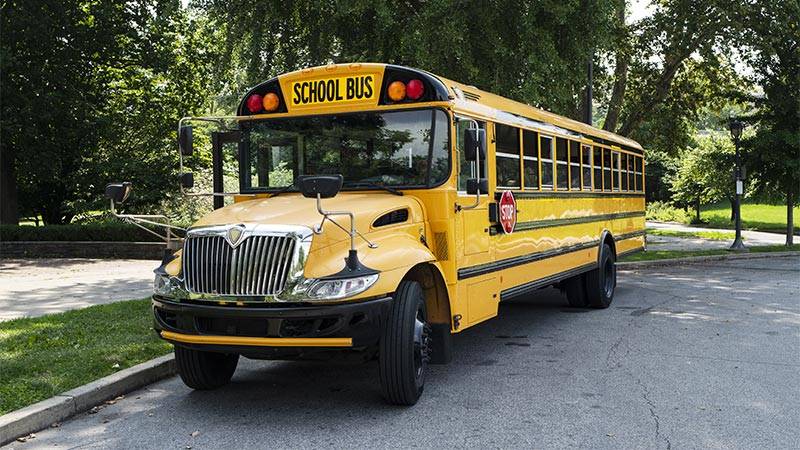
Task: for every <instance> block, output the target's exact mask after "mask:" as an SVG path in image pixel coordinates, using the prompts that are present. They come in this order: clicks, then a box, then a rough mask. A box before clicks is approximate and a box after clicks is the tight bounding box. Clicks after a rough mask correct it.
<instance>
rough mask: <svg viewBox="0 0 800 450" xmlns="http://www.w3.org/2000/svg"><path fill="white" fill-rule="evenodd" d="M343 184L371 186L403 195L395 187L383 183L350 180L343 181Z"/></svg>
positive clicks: (348, 185)
mask: <svg viewBox="0 0 800 450" xmlns="http://www.w3.org/2000/svg"><path fill="white" fill-rule="evenodd" d="M345 186H347V187H371V188H376V189H381V190H384V191H386V192H389V193H390V194H394V195H399V196H402V195H403V193H402V192H400V191H398V190H397V189H395V188H393V187H389V186H386V185H384V184H378V183H373V182H371V181H351V182H348V183H345Z"/></svg>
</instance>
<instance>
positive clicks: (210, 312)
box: [112, 63, 645, 405]
mask: <svg viewBox="0 0 800 450" xmlns="http://www.w3.org/2000/svg"><path fill="white" fill-rule="evenodd" d="M209 123H211V124H213V125H214V126H215V127H218V129H216V130H215V131H213V132H212V133H211V138H210V142H211V151H212V159H213V162H214V169H213V178H214V179H213V183H212V184H213V192H207V193H202V192H196V191H197V188H195V187H194V176H193V175H192V174H191V173H186V174H184V175H182V177H181V178H182V179H181V183H182V186H183V188H184V189H185V191H186V193H187V194H189V195H201V194H205V195H212V196H213V197H214V206H215V208H216V209H214V210H213V212H211V213H210V214H208V215H206V216H205V217H203V218H201V219H200V220H199V221H197V222H196V223H195V224H194V225H192V226H191V227H190V228H189V229H188V230H187V231H186V235H185V240H184V242H183V244H182V247H181V248H179V249H177V251H174V252H172V251H170V252H168V255H167V256H166V257H165V259H164V261H163V263H162V265H161V266H160V267H159V268H158V269H156V279H155V283H154V295H153V313H154V317H155V329H156V330H157V332H158V333H159V335H160V336H161V338H163V339H165V340H167V341H169V342H171V343H172V344H174V347H175V357H176V360H177V366H178V369H179V373H180V376H181V378H182V379H183V381H184V382H185V384H187V385H188V386H189V387H192V388H194V389H212V388H216V387H219V386H222V385H224V384H226V383H227V382H229V380H230V379H231V377H232V374H233V373H234V371H235V368H236V365H237V361H238V359H239V357H240V356H244V357H247V358H255V359H296V358H322V357H345V356H348V355H351V356H352V355H353V354H355V355H358V356H359V357H363V358H364V359H370V358H377V360H378V372H379V373H378V375H379V378H380V383H381V389H382V393H383V396H384V397H385V398H386V400H387V401H388V402H390V403H393V404H402V405H411V404H414V403H415V402H416V401H417V400H418V398H419V396H420V394H421V393H422V391H423V388H424V386H425V377H426V372H427V368H428V365H429V364H441V363H447V362H449V361H450V360H451V358H452V350H451V348H452V339H454V337H453V335H457V334H458V333H460V332H461V331H463V330H465V329H467V328H470V327H472V326H475V325H478V324H480V323H481V322H484V321H486V320H489V319H491V318H493V317H495V316H496V315H497V314H498V304H499V303H500V302H502V301H504V300H507V299H510V298H514V297H518V296H521V295H528V294H530V293H532V292H534V291H536V290H537V289H540V288H544V287H549V286H556V287H559V288H561V289H562V291H563V292H564V293H565V294H566V299H567V301H568V303H569V305H571V306H574V307H591V308H606V307H608V306H609V304H610V303H611V301H612V299H613V296H614V290H615V286H616V270H615V261H616V260H617V259H618V258H619V257H620V256H622V255H623V254H626V253H630V252H635V251H639V250H643V249H644V247H645V224H644V216H645V213H644V208H645V197H644V185H645V183H644V181H645V179H644V176H645V175H644V159H643V157H644V155H643V153H644V152H643V149H642V147H641V146H640V145H639V144H637V143H636V142H634V141H632V140H630V139H627V138H625V137H622V136H617V135H615V134H612V133H609V132H606V131H603V130H600V129H597V128H594V127H591V126H589V125H586V124H584V123H581V122H577V121H574V120H570V119H568V118H565V117H561V116H559V115H556V114H553V113H550V112H546V111H543V110H541V109H537V108H534V107H531V106H528V105H525V104H522V103H518V102H516V101H512V100H509V99H506V98H503V97H501V96H498V95H495V94H491V93H489V92H484V91H481V90H479V89H476V88H475V87H473V86H469V85H466V84H462V83H459V82H455V81H452V80H448V79H446V78H443V77H440V76H437V75H434V74H431V73H429V72H426V71H423V70H418V69H413V68H409V67H401V66H396V65H387V64H361V63H358V64H335V65H327V66H323V67H314V68H308V69H303V70H300V71H297V72H292V73H287V74H285V75H281V76H278V77H276V78H273V79H270V80H267V81H265V82H263V83H261V84H259V85H257V86H256V87H254V88H252V89H251V90H250V91H249V92H247V94H246V95H245V96H244V98H243V99H242V101H241V104H240V105H239V107H238V110H237V114H236V116H235V117H226V118H186V119H183V120H182V121H181V123H180V126H179V135H180V138H179V141H180V145H179V147H180V148H181V150H180V151H181V154H182V156H181V161H183V157H184V156H186V155H191V154H192V152H193V151H194V150H193V148H194V147H193V145H194V142H195V140H196V138H197V136H198V130H199V128H198V127H200V126H201V125H202V124H206V125H207V124H209ZM193 127H194V131H193ZM193 133H194V134H193ZM193 136H194V138H193ZM197 142H199V141H197ZM198 145H199V144H198ZM225 162H228V163H231V164H233V165H234V166H235V167H236V169H235V170H234V173H235V172H236V171H238V174H237V178H238V180H236V181H238V189H233V190H232V191H231V192H225V189H224V186H223V184H224V183H223V178H224V174H223V170H222V167H221V166H222V165H224V164H223V163H225ZM225 173H231V170H230V169H228V170H227V172H225ZM112 190H113V189H112ZM226 198H230V199H232V200H228V204H225V203H226V202H225V201H224V200H225V199H226Z"/></svg>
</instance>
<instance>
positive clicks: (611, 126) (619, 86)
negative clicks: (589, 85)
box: [603, 1, 630, 133]
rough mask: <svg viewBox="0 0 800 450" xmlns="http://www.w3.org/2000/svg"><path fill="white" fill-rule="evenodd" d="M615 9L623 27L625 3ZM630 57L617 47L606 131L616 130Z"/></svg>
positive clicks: (604, 124) (623, 97)
mask: <svg viewBox="0 0 800 450" xmlns="http://www.w3.org/2000/svg"><path fill="white" fill-rule="evenodd" d="M619 3H620V4H619V7H618V8H617V20H619V23H620V26H621V27H624V26H625V3H626V2H624V1H622V2H619ZM629 61H630V55H628V52H627V50H626V49H625V48H623V47H622V46H618V49H617V55H616V61H615V64H616V67H614V88H613V90H612V91H611V100H609V102H608V112H607V113H606V120H605V122H603V129H604V130H606V131H610V132H612V133H613V132H614V131H616V129H617V123H618V122H619V113H620V111H621V110H622V102H623V100H624V99H625V88H626V87H627V84H628V62H629Z"/></svg>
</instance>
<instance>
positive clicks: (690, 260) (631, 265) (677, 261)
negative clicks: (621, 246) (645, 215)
mask: <svg viewBox="0 0 800 450" xmlns="http://www.w3.org/2000/svg"><path fill="white" fill-rule="evenodd" d="M789 256H800V252H762V253H732V254H729V255H706V256H689V257H686V258H672V259H654V260H651V261H630V262H618V263H617V267H618V268H620V269H644V268H648V267H665V266H677V265H683V264H697V263H703V262H708V261H726V260H737V259H763V258H785V257H789Z"/></svg>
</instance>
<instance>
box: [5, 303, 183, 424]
mask: <svg viewBox="0 0 800 450" xmlns="http://www.w3.org/2000/svg"><path fill="white" fill-rule="evenodd" d="M150 308H151V306H150V300H149V299H143V300H130V301H124V302H117V303H111V304H108V305H99V306H91V307H88V308H85V309H80V310H74V311H69V312H65V313H60V314H52V315H47V316H43V317H36V318H26V319H16V320H10V321H6V322H2V323H0V367H2V368H3V370H0V414H5V413H8V412H10V411H14V410H16V409H19V408H22V407H24V406H27V405H30V404H32V403H35V402H37V401H40V400H44V399H46V398H49V397H52V396H54V395H56V394H60V393H62V392H64V391H67V390H69V389H73V388H76V387H78V386H82V385H84V384H86V383H89V382H92V381H95V380H97V379H98V378H101V377H104V376H106V375H111V374H112V373H114V372H117V371H119V370H122V369H126V368H128V367H131V366H134V365H136V364H139V363H143V362H145V361H149V360H150V359H152V358H155V357H157V356H161V355H164V354H167V353H168V352H169V351H170V349H171V346H170V345H169V344H167V343H166V342H164V341H162V340H160V339H159V338H158V337H157V336H156V334H155V333H154V332H153V331H152V323H153V318H152V312H151V309H150Z"/></svg>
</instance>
